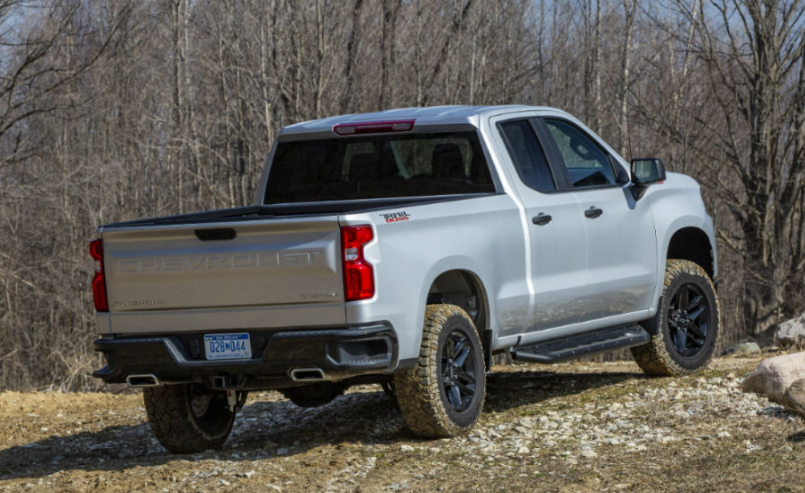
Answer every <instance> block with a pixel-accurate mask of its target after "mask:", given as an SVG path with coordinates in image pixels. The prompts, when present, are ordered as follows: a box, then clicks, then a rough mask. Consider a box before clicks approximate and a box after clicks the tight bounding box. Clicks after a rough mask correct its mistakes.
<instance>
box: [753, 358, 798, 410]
mask: <svg viewBox="0 0 805 493" xmlns="http://www.w3.org/2000/svg"><path fill="white" fill-rule="evenodd" d="M801 379H805V353H794V354H787V355H784V356H776V357H774V358H769V359H765V360H763V361H761V362H760V364H759V365H757V368H755V369H754V370H753V371H752V372H750V373H749V374H748V375H747V376H746V378H745V379H744V381H743V385H742V388H743V390H744V392H755V393H758V394H763V395H766V396H767V397H768V398H769V399H771V400H773V401H775V402H778V403H780V404H783V405H788V406H792V404H790V403H789V402H788V401H787V399H786V396H785V391H786V390H788V388H789V387H790V386H791V384H793V383H794V382H796V381H797V380H801Z"/></svg>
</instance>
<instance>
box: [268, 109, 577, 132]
mask: <svg viewBox="0 0 805 493" xmlns="http://www.w3.org/2000/svg"><path fill="white" fill-rule="evenodd" d="M520 111H552V112H556V111H560V110H557V109H555V108H549V107H545V106H526V105H506V106H430V107H425V108H399V109H394V110H386V111H378V112H375V113H355V114H350V115H339V116H331V117H328V118H322V119H319V120H310V121H307V122H301V123H296V124H294V125H289V126H287V127H285V128H283V129H282V132H280V135H290V134H300V133H309V132H322V131H327V130H332V128H333V126H335V125H338V124H342V123H359V122H378V121H393V120H403V119H416V125H445V124H460V123H469V124H472V125H475V126H478V121H479V118H480V117H482V116H485V115H488V114H491V113H516V112H520ZM562 113H564V112H562Z"/></svg>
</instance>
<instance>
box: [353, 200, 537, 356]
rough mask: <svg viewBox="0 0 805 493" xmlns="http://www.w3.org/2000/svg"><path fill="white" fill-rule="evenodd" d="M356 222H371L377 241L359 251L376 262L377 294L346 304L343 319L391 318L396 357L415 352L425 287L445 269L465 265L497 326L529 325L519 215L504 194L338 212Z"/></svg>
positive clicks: (365, 321)
mask: <svg viewBox="0 0 805 493" xmlns="http://www.w3.org/2000/svg"><path fill="white" fill-rule="evenodd" d="M400 212H404V213H406V214H407V216H404V217H407V219H405V220H396V221H391V222H386V219H385V216H384V214H390V213H400ZM359 224H372V225H374V228H375V239H374V240H372V242H371V243H370V244H368V245H367V246H366V247H365V248H364V254H365V256H366V258H367V260H369V261H370V262H371V263H372V264H373V265H374V269H375V280H376V294H375V296H374V298H372V299H370V300H365V301H359V302H352V303H347V322H348V323H354V324H358V323H368V322H374V321H380V320H387V321H389V322H391V324H392V325H393V326H394V328H395V330H396V331H397V335H398V338H399V342H400V358H401V359H407V358H415V357H417V356H418V354H419V346H420V342H421V337H422V325H423V320H424V316H425V306H426V302H427V296H428V290H429V288H430V286H431V284H432V283H433V281H434V280H435V279H436V278H437V277H438V276H439V275H440V274H442V273H444V272H447V271H450V270H454V269H460V270H464V271H467V272H469V273H471V274H472V275H474V276H475V277H476V278H477V279H478V280H480V282H481V283H482V284H483V286H484V289H485V291H486V296H487V298H488V303H489V304H488V306H487V309H488V313H489V317H488V318H489V320H490V325H491V328H492V329H493V330H494V329H495V328H496V327H497V326H498V324H519V325H525V324H528V322H529V320H528V319H527V317H528V307H529V295H528V288H527V279H526V270H525V266H524V258H525V256H526V251H525V244H524V241H523V236H522V235H523V232H522V225H521V223H520V216H519V213H518V210H517V208H516V205H515V204H514V202H513V201H512V200H511V198H510V197H509V196H507V195H503V194H501V195H492V196H486V197H477V198H469V199H466V200H457V201H452V202H442V203H433V204H425V205H418V206H406V207H402V208H400V209H398V210H384V211H379V212H369V213H364V214H350V215H346V216H343V217H342V225H359ZM483 329H484V327H479V330H483Z"/></svg>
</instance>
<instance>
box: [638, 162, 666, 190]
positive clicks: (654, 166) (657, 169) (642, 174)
mask: <svg viewBox="0 0 805 493" xmlns="http://www.w3.org/2000/svg"><path fill="white" fill-rule="evenodd" d="M665 179H666V177H665V166H664V165H663V164H662V161H660V160H659V159H657V158H654V157H652V158H640V159H632V183H634V184H635V185H643V186H648V185H651V184H652V183H659V182H663V181H665Z"/></svg>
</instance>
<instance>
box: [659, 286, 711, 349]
mask: <svg viewBox="0 0 805 493" xmlns="http://www.w3.org/2000/svg"><path fill="white" fill-rule="evenodd" d="M709 320H710V306H709V304H708V302H707V297H705V295H704V293H703V292H702V290H701V289H700V288H699V287H698V286H696V285H695V284H692V283H688V284H683V285H682V286H680V287H679V290H678V291H677V292H676V294H675V295H674V297H673V298H672V300H671V303H670V304H669V307H668V329H669V331H670V334H671V341H672V342H673V347H674V349H675V350H676V352H677V353H679V354H680V355H681V356H684V357H686V358H690V357H693V356H696V354H698V353H699V352H700V351H701V350H702V348H703V347H704V343H705V341H706V340H707V330H708V329H709Z"/></svg>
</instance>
